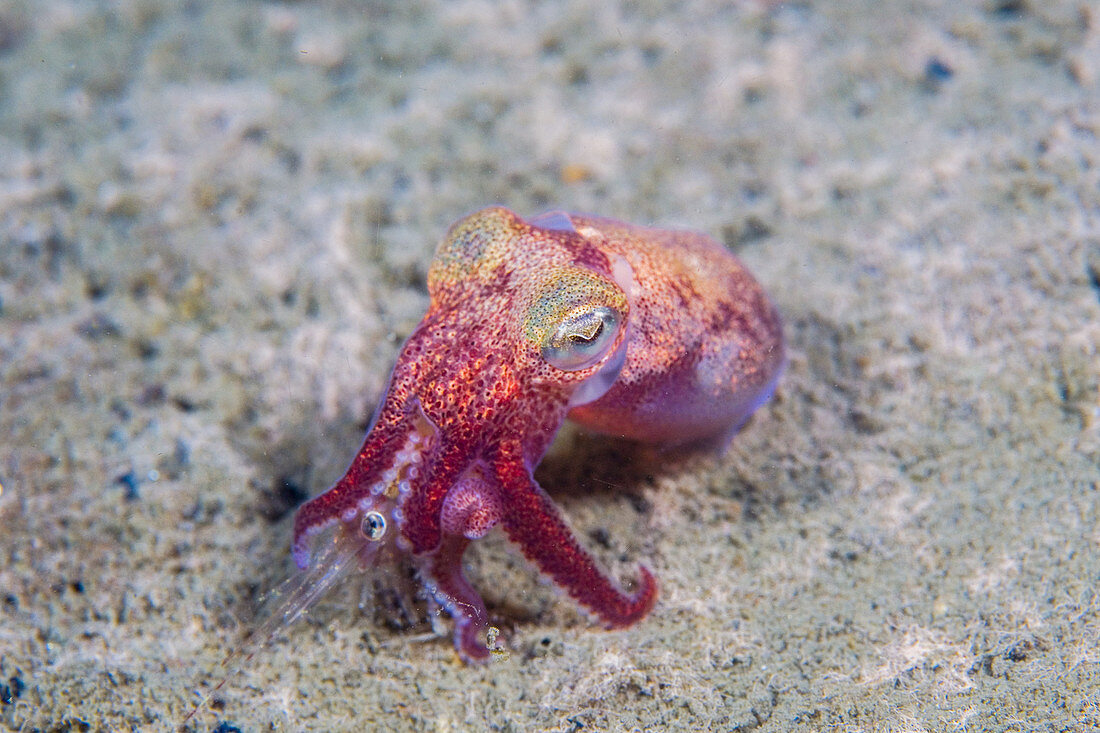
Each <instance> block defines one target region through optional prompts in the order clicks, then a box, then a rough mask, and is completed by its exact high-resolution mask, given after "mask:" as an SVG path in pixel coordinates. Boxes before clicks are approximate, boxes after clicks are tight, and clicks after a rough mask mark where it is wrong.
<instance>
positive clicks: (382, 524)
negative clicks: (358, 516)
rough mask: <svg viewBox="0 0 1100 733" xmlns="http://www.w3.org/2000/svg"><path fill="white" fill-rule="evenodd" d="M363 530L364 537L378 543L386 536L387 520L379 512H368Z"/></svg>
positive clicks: (364, 519)
mask: <svg viewBox="0 0 1100 733" xmlns="http://www.w3.org/2000/svg"><path fill="white" fill-rule="evenodd" d="M361 529H362V531H363V536H364V537H366V538H367V539H368V540H370V541H371V542H377V541H378V540H380V539H382V538H383V537H385V536H386V518H385V517H383V516H382V515H381V514H380V513H379V512H367V513H366V515H365V516H364V517H363V524H362V525H361Z"/></svg>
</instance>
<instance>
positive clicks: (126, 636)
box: [0, 0, 1100, 732]
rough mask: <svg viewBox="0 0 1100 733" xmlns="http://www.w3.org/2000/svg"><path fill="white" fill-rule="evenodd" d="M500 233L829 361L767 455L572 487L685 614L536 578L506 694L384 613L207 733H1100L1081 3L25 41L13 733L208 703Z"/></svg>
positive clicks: (271, 21) (11, 72) (306, 6)
mask: <svg viewBox="0 0 1100 733" xmlns="http://www.w3.org/2000/svg"><path fill="white" fill-rule="evenodd" d="M493 203H500V204H504V205H507V206H509V207H511V208H513V209H515V210H516V211H518V212H521V213H523V214H535V213H538V212H541V211H544V210H547V209H551V208H556V207H562V208H566V209H571V210H577V211H585V212H593V213H599V214H603V215H607V216H614V217H618V218H621V219H625V220H628V221H632V222H635V223H642V224H663V225H669V226H685V227H691V228H695V229H699V230H702V231H705V232H708V233H710V234H712V235H713V236H715V237H716V238H718V239H719V240H720V241H722V242H723V243H724V244H726V245H727V246H728V247H730V248H731V249H732V250H734V251H736V252H737V253H738V254H739V256H741V257H742V258H743V259H744V261H745V262H746V263H748V264H749V266H750V267H751V268H752V270H753V271H754V272H755V273H756V274H757V276H758V277H759V279H760V280H761V281H762V282H763V283H764V284H765V285H766V286H767V288H768V289H769V291H770V292H771V294H772V295H773V296H774V299H775V301H776V302H777V304H778V306H779V308H780V310H781V311H782V313H783V315H784V318H785V320H786V327H787V336H788V339H789V351H790V365H789V369H788V371H787V373H786V375H785V376H784V378H783V380H782V383H781V385H780V388H779V391H778V394H777V396H776V398H775V399H774V400H773V401H771V402H770V403H769V404H767V405H766V406H765V407H764V408H763V409H761V410H760V411H759V412H758V413H757V414H756V415H755V417H754V418H753V419H752V420H751V421H750V423H749V424H748V425H747V426H746V428H745V429H744V430H743V431H742V432H741V434H740V435H738V437H737V438H736V440H735V441H734V443H733V445H732V447H731V448H730V450H728V451H727V452H726V453H724V454H722V455H715V454H713V453H705V452H704V453H696V454H694V455H686V456H685V455H669V454H667V453H666V454H654V453H652V452H650V451H639V450H637V449H635V448H633V447H631V446H629V445H626V444H616V443H613V442H608V441H602V440H592V439H590V438H586V437H584V436H576V435H574V436H572V437H569V438H567V439H566V440H565V441H564V442H562V443H561V444H559V445H558V446H557V448H556V450H555V453H554V455H553V456H552V458H551V459H548V460H547V461H546V462H545V463H544V465H543V466H542V467H541V468H540V470H539V473H538V477H539V478H540V480H541V481H542V482H543V484H544V485H545V486H546V487H547V488H548V490H550V491H551V493H552V494H553V495H554V496H555V497H556V499H557V500H558V502H559V504H560V506H561V507H562V509H563V511H564V512H565V513H566V515H567V516H568V519H569V521H570V523H571V524H572V526H573V527H574V528H575V529H576V531H577V532H578V534H579V535H580V536H581V538H582V540H583V541H584V543H585V544H586V546H587V547H589V548H590V549H591V550H592V551H593V552H594V553H595V555H596V556H597V557H598V558H599V561H600V562H601V563H602V564H603V565H604V566H605V567H607V568H608V569H609V571H610V572H612V573H614V574H615V575H616V577H618V578H622V579H623V580H624V581H627V582H629V580H630V579H631V578H633V577H634V575H633V574H634V572H635V568H636V566H637V565H638V564H639V563H645V564H647V565H648V566H650V567H651V568H653V569H654V570H655V572H656V574H657V576H658V578H659V580H660V583H661V597H660V600H659V602H658V605H657V607H656V608H655V610H654V611H653V613H652V614H651V615H650V616H649V617H648V618H646V619H645V620H644V621H643V622H642V623H639V624H638V625H636V626H635V627H633V628H630V629H627V630H623V631H618V632H613V633H609V632H605V631H603V630H601V629H600V628H598V627H597V626H595V625H593V624H592V623H591V622H590V621H589V620H588V618H587V617H586V616H585V615H584V614H582V613H581V612H579V611H578V610H577V608H576V607H575V605H574V604H573V603H572V601H570V600H569V599H568V598H567V597H565V596H564V595H562V594H560V593H558V592H556V591H555V590H554V589H553V588H552V587H550V586H548V585H547V584H545V583H543V582H540V580H539V578H538V575H537V573H536V572H535V571H534V570H533V569H531V568H530V566H528V565H527V563H526V562H524V561H523V560H522V558H521V557H520V556H519V555H518V553H516V552H514V551H513V550H511V548H510V547H509V545H508V543H507V541H506V540H505V539H504V537H503V536H502V535H499V534H493V535H490V537H488V538H486V539H484V540H482V541H480V542H478V543H476V545H475V549H473V550H472V551H471V552H470V553H469V556H468V559H469V574H470V575H471V577H472V578H473V579H474V583H475V584H476V585H477V587H479V588H480V589H481V590H482V591H483V592H484V595H485V597H486V599H487V602H488V604H489V606H490V611H491V613H492V615H493V620H494V623H495V624H496V625H497V626H498V627H499V628H500V630H501V640H502V643H503V645H504V648H505V650H506V652H507V653H506V654H504V655H502V656H501V657H500V658H497V659H495V660H494V661H493V663H491V664H489V665H487V666H484V667H480V668H471V667H467V666H463V665H462V664H461V663H460V662H459V661H458V659H457V657H456V655H455V653H454V651H453V648H452V644H451V641H450V639H449V636H448V635H447V630H448V628H449V623H448V622H447V620H446V619H440V620H439V621H440V623H437V624H436V626H437V628H438V629H439V630H440V631H441V632H442V633H443V635H442V636H440V635H435V634H433V631H432V627H431V625H430V624H428V623H427V622H426V621H424V620H423V619H421V621H420V622H419V623H416V624H414V625H412V626H411V627H409V628H395V625H394V624H392V623H389V622H388V621H387V619H386V618H384V617H382V616H379V615H364V614H362V613H360V612H359V611H358V610H357V608H356V603H355V598H356V597H358V595H357V592H356V591H354V590H352V589H348V590H347V591H345V592H343V593H336V594H335V595H334V596H333V597H332V598H330V599H329V600H328V601H327V602H326V603H323V604H322V605H321V606H319V607H318V608H317V609H315V612H314V613H313V614H312V615H311V618H310V620H309V621H308V622H303V623H300V624H298V625H296V626H294V627H292V628H290V629H287V630H285V632H284V633H282V634H281V635H280V637H279V640H278V641H277V643H276V644H274V645H273V646H272V647H271V648H269V649H267V650H265V651H263V652H261V653H260V654H259V655H257V657H256V658H255V659H254V660H252V662H250V663H249V664H248V665H247V666H246V669H245V670H244V672H242V674H240V675H238V676H237V677H236V678H234V679H233V680H232V681H231V682H230V683H229V684H228V685H227V686H226V687H224V688H223V689H222V690H221V691H220V692H219V693H218V695H217V696H216V697H215V698H214V700H212V702H211V705H210V706H209V707H207V708H205V709H204V710H203V711H202V712H200V713H199V714H198V715H197V716H196V718H194V719H192V721H191V723H190V724H189V727H190V729H191V730H201V731H209V730H215V729H218V730H221V731H223V732H228V731H233V730H237V729H239V730H242V731H259V730H376V729H377V730H382V729H385V730H417V731H461V730H499V731H530V730H552V731H591V730H765V731H785V730H851V731H864V730H866V731H870V730H890V731H920V730H991V731H1069V730H1087V729H1094V728H1097V727H1100V666H1098V665H1100V646H1098V644H1100V638H1098V637H1100V599H1098V596H1097V592H1098V591H1097V584H1098V581H1100V529H1098V521H1100V512H1098V505H1100V468H1098V465H1100V397H1098V374H1100V359H1098V344H1100V10H1098V9H1097V7H1096V6H1095V5H1092V4H1090V3H1088V2H1084V1H1082V2H1038V1H1037V0H1036V1H1032V0H996V1H991V2H939V1H936V0H928V1H927V2H890V3H880V2H876V1H873V0H862V1H857V2H852V1H844V0H831V1H828V2H826V1H825V0H822V1H821V2H804V3H797V4H784V3H766V2H747V1H746V2H740V3H733V4H727V3H721V2H708V1H706V0H700V1H699V2H682V3H665V2H643V3H621V4H614V3H590V2H565V3H533V2H532V3H524V2H507V1H506V2H499V3H498V2H489V1H487V0H486V1H482V2H479V1H476V0H473V1H460V2H447V3H444V2H439V3H431V2H419V1H415V0H414V1H413V2H405V1H403V2H393V3H363V4H360V3H354V2H336V1H333V2H319V3H310V2H293V3H259V2H251V3H249V2H213V1H212V0H211V1H210V2H199V1H197V0H196V1H193V2H186V3H177V2H172V1H170V0H164V1H163V2H161V1H158V0H121V1H120V2H112V3H92V2H30V0H25V1H20V0H16V1H12V0H8V2H5V3H3V4H0V380H2V388H0V485H2V486H3V490H2V495H0V724H2V726H4V727H7V728H11V729H14V730H23V731H30V730H56V731H78V730H94V731H100V730H158V729H160V730H163V729H168V728H171V727H172V726H173V725H175V724H177V723H178V722H179V721H180V720H182V718H183V717H184V715H185V714H186V713H187V711H188V710H189V709H190V708H191V706H193V705H194V704H195V703H196V702H198V701H199V700H200V699H201V698H202V696H203V695H205V694H206V693H207V692H209V690H210V688H211V686H212V685H213V684H214V682H216V680H217V677H216V671H215V668H216V666H217V663H218V661H219V660H220V658H221V657H222V655H223V654H224V653H225V651H226V650H227V649H229V648H231V647H232V646H233V645H234V644H236V643H238V642H239V641H240V639H241V638H242V635H243V634H244V633H245V631H246V630H247V629H248V628H249V627H250V626H251V625H253V624H254V623H255V608H256V602H257V599H258V597H259V596H260V595H261V594H262V593H263V592H264V591H265V590H267V589H269V588H271V587H272V586H273V585H275V584H276V583H277V582H278V581H279V579H280V578H282V577H283V576H285V575H286V574H287V573H289V572H290V569H291V566H292V564H291V562H290V559H289V553H288V543H289V539H290V524H291V519H292V514H293V508H294V506H295V505H296V503H297V502H300V501H301V500H302V499H303V498H304V497H305V496H307V495H313V494H315V493H317V492H320V491H321V490H323V489H324V488H326V487H327V486H328V485H329V484H330V483H331V482H332V481H333V480H334V479H335V478H337V477H338V476H339V475H340V473H341V471H342V469H343V467H344V466H345V465H346V463H347V462H348V461H349V460H350V458H351V456H352V455H353V454H354V452H355V450H356V449H357V448H358V446H359V443H360V441H361V438H362V431H363V428H364V424H365V422H366V421H367V419H368V418H369V415H370V413H371V411H372V409H373V406H374V404H375V402H376V401H377V400H378V398H379V396H380V390H381V389H382V388H383V385H384V381H385V379H386V376H387V374H388V371H389V369H390V367H391V366H392V363H393V361H394V359H395V356H396V353H397V350H398V348H399V346H400V344H401V342H402V340H403V339H404V338H405V337H406V336H407V335H408V334H409V333H410V331H411V330H412V329H413V327H414V326H415V325H416V323H417V322H418V320H419V317H420V315H421V314H422V313H423V311H424V309H425V307H426V304H427V293H426V288H425V285H424V278H425V273H426V269H427V265H428V263H429V261H430V258H431V255H432V252H433V250H434V247H435V245H436V243H437V241H438V239H439V237H440V236H441V235H442V233H443V232H444V231H445V229H446V227H447V225H448V224H450V223H451V222H452V221H454V220H455V219H457V218H458V217H460V216H462V215H463V214H465V213H467V212H469V211H472V210H474V209H477V208H479V207H481V206H484V205H487V204H493ZM502 317H507V314H502ZM486 328H493V324H491V323H488V324H486ZM219 726H220V728H219Z"/></svg>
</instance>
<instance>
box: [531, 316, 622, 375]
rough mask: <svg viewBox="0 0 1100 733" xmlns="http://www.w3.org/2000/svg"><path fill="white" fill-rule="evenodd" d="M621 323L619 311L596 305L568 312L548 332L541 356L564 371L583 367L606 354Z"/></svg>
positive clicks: (572, 370)
mask: <svg viewBox="0 0 1100 733" xmlns="http://www.w3.org/2000/svg"><path fill="white" fill-rule="evenodd" d="M621 324H622V314H620V313H619V312H618V311H616V310H614V309H612V308H608V307H607V306H597V307H595V308H588V309H585V310H581V311H576V312H573V313H570V314H568V315H567V316H565V318H563V319H562V321H561V323H559V324H558V326H557V328H555V329H554V331H553V332H552V333H550V334H549V338H547V339H546V343H544V344H543V346H542V358H544V359H546V361H548V362H550V364H551V365H553V366H555V367H557V368H558V369H561V370H562V371H566V372H576V371H580V370H581V369H587V368H588V367H590V366H592V365H593V364H595V363H597V362H598V361H599V360H600V359H602V358H603V357H604V356H606V355H607V352H608V350H609V349H610V348H611V346H612V345H613V344H614V343H615V336H616V335H617V334H618V333H619V326H620V325H621Z"/></svg>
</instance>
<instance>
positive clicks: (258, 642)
mask: <svg viewBox="0 0 1100 733" xmlns="http://www.w3.org/2000/svg"><path fill="white" fill-rule="evenodd" d="M343 529H344V528H342V527H341V528H338V529H337V530H336V531H335V532H333V533H331V535H330V536H329V537H328V539H327V540H322V541H321V542H318V543H317V545H318V546H316V547H314V552H313V555H312V558H311V561H310V564H309V566H308V567H306V568H304V569H302V570H299V571H297V572H295V573H294V574H293V575H291V576H290V577H289V578H287V579H286V580H284V581H283V582H282V583H280V584H279V586H278V587H277V588H276V589H275V590H273V591H272V592H271V593H269V594H268V596H267V598H265V600H264V602H263V605H262V610H261V612H260V614H259V615H260V616H261V617H263V619H264V620H263V622H262V623H261V624H260V625H259V626H256V627H255V628H253V629H252V631H250V632H249V634H248V636H247V637H245V639H244V641H243V642H242V643H241V644H240V645H239V646H237V647H236V648H235V649H233V651H231V652H230V653H229V654H228V655H226V657H225V658H224V659H223V660H222V661H221V663H220V664H219V665H218V666H217V668H216V670H215V676H216V675H218V674H222V675H223V676H222V678H221V681H220V682H218V684H217V685H215V686H214V688H213V689H212V690H210V692H208V693H207V694H206V696H205V697H203V698H202V700H200V701H199V702H198V704H196V705H195V707H194V708H192V709H191V712H190V713H188V714H187V717H186V718H184V719H183V720H182V721H181V722H180V724H179V726H178V727H179V728H183V727H184V726H185V725H187V723H188V722H189V721H190V720H191V718H193V717H195V715H196V713H198V712H199V711H200V710H202V709H203V708H204V707H206V705H207V703H209V702H210V700H211V698H213V697H214V695H216V694H217V693H218V691H219V690H220V689H222V687H224V686H225V684H226V683H227V682H229V680H230V679H232V678H233V677H235V676H236V675H237V673H238V672H240V671H241V670H242V669H243V668H244V666H245V665H247V664H248V663H249V662H251V661H252V658H253V657H255V656H256V654H257V653H258V652H260V651H261V650H263V649H265V648H266V647H267V646H268V645H269V644H271V642H272V641H274V640H275V637H276V636H278V635H279V633H280V632H282V631H283V630H284V629H286V628H288V627H289V626H291V625H292V624H293V623H294V622H296V621H297V620H298V619H299V618H301V617H302V615H303V614H305V613H306V612H307V611H308V610H309V609H310V608H311V607H312V606H313V605H314V604H315V603H317V601H318V600H319V599H320V598H321V597H322V596H324V595H325V594H326V593H327V592H328V591H329V590H330V589H331V588H333V587H334V586H335V585H336V584H337V583H339V582H340V581H341V580H343V579H344V578H345V577H346V576H347V575H348V573H349V572H350V571H351V570H352V569H354V568H356V567H358V566H359V565H360V564H361V558H362V557H363V551H364V549H365V548H366V546H367V545H368V544H369V542H370V541H369V540H368V539H367V538H366V537H364V536H363V535H361V534H359V533H352V532H346V531H343Z"/></svg>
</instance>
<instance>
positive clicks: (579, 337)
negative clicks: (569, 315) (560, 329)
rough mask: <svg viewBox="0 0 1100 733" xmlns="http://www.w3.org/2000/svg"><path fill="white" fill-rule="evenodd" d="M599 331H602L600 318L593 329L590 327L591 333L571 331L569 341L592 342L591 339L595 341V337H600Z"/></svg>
mask: <svg viewBox="0 0 1100 733" xmlns="http://www.w3.org/2000/svg"><path fill="white" fill-rule="evenodd" d="M601 333H603V321H602V320H601V321H598V322H597V323H596V327H595V328H594V329H592V333H591V334H589V335H585V334H583V333H571V334H569V340H570V341H580V342H582V343H586V344H589V343H592V342H593V341H595V340H596V339H598V338H599V337H600V334H601Z"/></svg>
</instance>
